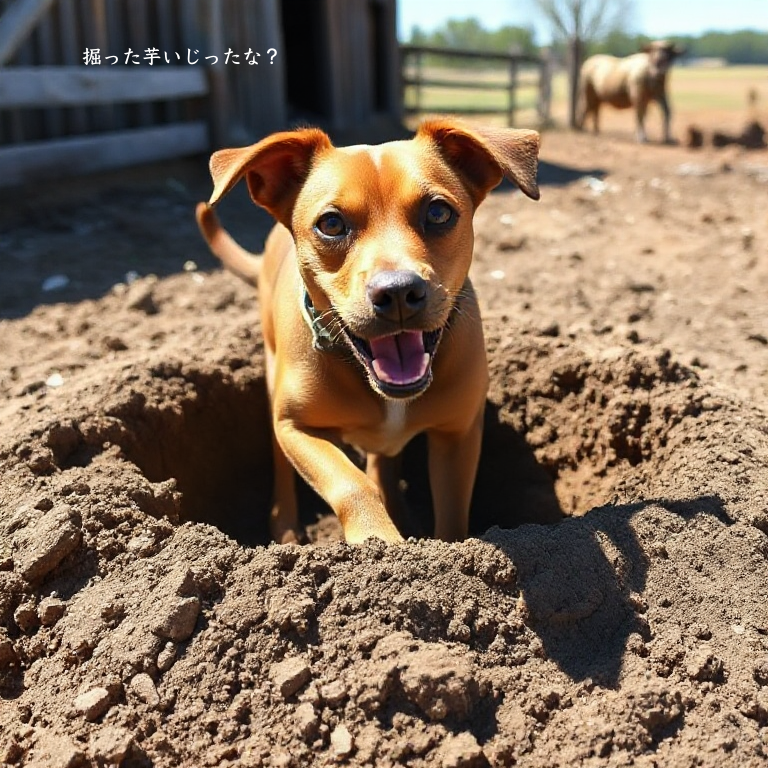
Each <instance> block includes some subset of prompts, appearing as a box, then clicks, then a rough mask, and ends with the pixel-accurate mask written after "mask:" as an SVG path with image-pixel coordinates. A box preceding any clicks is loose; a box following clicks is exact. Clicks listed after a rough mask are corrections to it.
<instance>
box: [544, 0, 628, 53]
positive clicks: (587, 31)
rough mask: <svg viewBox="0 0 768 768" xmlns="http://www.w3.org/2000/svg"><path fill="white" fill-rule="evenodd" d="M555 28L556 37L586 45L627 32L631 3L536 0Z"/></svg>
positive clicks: (584, 0)
mask: <svg viewBox="0 0 768 768" xmlns="http://www.w3.org/2000/svg"><path fill="white" fill-rule="evenodd" d="M534 3H535V4H536V6H537V7H538V9H539V11H540V12H541V14H542V15H543V16H544V17H545V18H546V19H547V20H548V21H549V22H550V24H551V25H552V29H553V32H554V33H555V36H556V37H559V38H563V39H566V40H570V39H571V38H574V37H575V38H578V39H579V40H581V41H582V42H583V43H586V42H589V41H591V40H594V39H596V38H598V37H602V36H603V35H606V34H608V33H609V32H613V31H614V30H616V29H623V28H624V27H625V26H626V23H627V18H628V16H629V14H630V12H631V10H632V2H631V0H534Z"/></svg>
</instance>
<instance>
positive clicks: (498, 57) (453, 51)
mask: <svg viewBox="0 0 768 768" xmlns="http://www.w3.org/2000/svg"><path fill="white" fill-rule="evenodd" d="M400 50H401V51H402V52H403V53H404V54H405V55H406V56H408V55H411V54H416V53H423V54H427V55H430V56H440V57H446V58H456V59H489V60H491V61H518V62H529V63H530V64H540V63H541V59H539V58H538V57H537V56H527V55H526V54H523V53H491V52H486V51H467V50H464V49H463V48H433V47H431V46H429V45H401V46H400Z"/></svg>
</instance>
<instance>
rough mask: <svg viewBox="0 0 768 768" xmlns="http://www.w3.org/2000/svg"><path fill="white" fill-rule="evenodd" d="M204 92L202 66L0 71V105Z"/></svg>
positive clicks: (63, 103)
mask: <svg viewBox="0 0 768 768" xmlns="http://www.w3.org/2000/svg"><path fill="white" fill-rule="evenodd" d="M207 93H208V80H207V78H206V76H205V70H203V69H197V68H195V67H189V68H186V67H173V68H170V67H169V68H168V69H153V70H152V71H149V67H143V68H141V69H139V68H138V67H137V68H135V69H134V68H127V67H115V68H112V67H104V66H103V65H102V66H92V67H13V68H12V69H6V70H4V71H3V75H2V77H0V109H10V108H19V107H54V106H58V107H71V106H83V105H86V104H114V103H120V102H134V101H135V102H142V101H143V102H147V101H157V100H159V99H186V98H191V97H199V96H205V95H206V94H207Z"/></svg>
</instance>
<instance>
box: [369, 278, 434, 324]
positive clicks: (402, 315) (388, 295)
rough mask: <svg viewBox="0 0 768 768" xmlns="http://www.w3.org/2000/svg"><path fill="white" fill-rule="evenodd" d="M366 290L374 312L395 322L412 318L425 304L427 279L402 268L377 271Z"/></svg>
mask: <svg viewBox="0 0 768 768" xmlns="http://www.w3.org/2000/svg"><path fill="white" fill-rule="evenodd" d="M367 290H368V298H369V300H370V302H371V304H372V305H373V308H374V310H375V311H376V314H377V315H379V316H380V317H383V318H386V319H387V320H394V321H395V322H403V321H405V320H408V319H410V318H412V317H413V316H414V315H415V314H417V313H418V312H420V311H421V310H422V309H423V308H424V307H425V306H426V304H427V281H426V280H424V278H423V277H420V276H419V275H417V274H416V273H415V272H410V271H408V270H404V269H397V270H389V271H387V272H379V273H378V274H376V275H374V276H373V277H372V278H371V280H370V282H369V283H368V285H367Z"/></svg>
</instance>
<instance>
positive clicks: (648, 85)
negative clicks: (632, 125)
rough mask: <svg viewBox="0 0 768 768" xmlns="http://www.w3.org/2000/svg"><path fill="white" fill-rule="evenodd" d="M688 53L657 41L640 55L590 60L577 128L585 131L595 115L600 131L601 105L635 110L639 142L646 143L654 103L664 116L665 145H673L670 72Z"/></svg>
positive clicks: (584, 72)
mask: <svg viewBox="0 0 768 768" xmlns="http://www.w3.org/2000/svg"><path fill="white" fill-rule="evenodd" d="M683 53H685V49H684V48H682V47H681V46H679V45H675V44H674V43H671V42H669V41H667V40H656V41H655V42H652V43H648V45H646V46H644V48H643V50H642V51H641V52H640V53H635V54H633V55H632V56H626V57H625V58H623V59H620V58H617V57H616V56H607V55H603V54H599V55H597V56H590V57H589V58H588V59H587V60H586V61H585V62H584V64H583V65H582V67H581V76H580V80H579V108H578V113H577V119H576V126H577V128H579V129H581V128H583V127H584V123H585V121H586V119H587V115H589V114H591V115H592V121H593V124H594V129H595V133H597V132H598V130H599V124H598V113H599V111H600V105H601V104H603V103H606V104H610V105H611V106H613V107H616V108H617V109H630V108H634V110H635V114H636V115H637V140H638V141H641V142H645V141H647V140H648V137H647V136H646V134H645V125H644V122H645V111H646V109H647V108H648V104H649V102H651V101H656V102H658V104H659V106H660V107H661V111H662V112H663V113H664V141H665V142H666V143H671V141H672V137H671V134H670V132H669V117H670V113H669V104H668V102H667V93H666V84H667V71H668V70H669V67H670V65H671V64H672V61H673V60H674V59H675V57H677V56H681V55H682V54H683Z"/></svg>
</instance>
